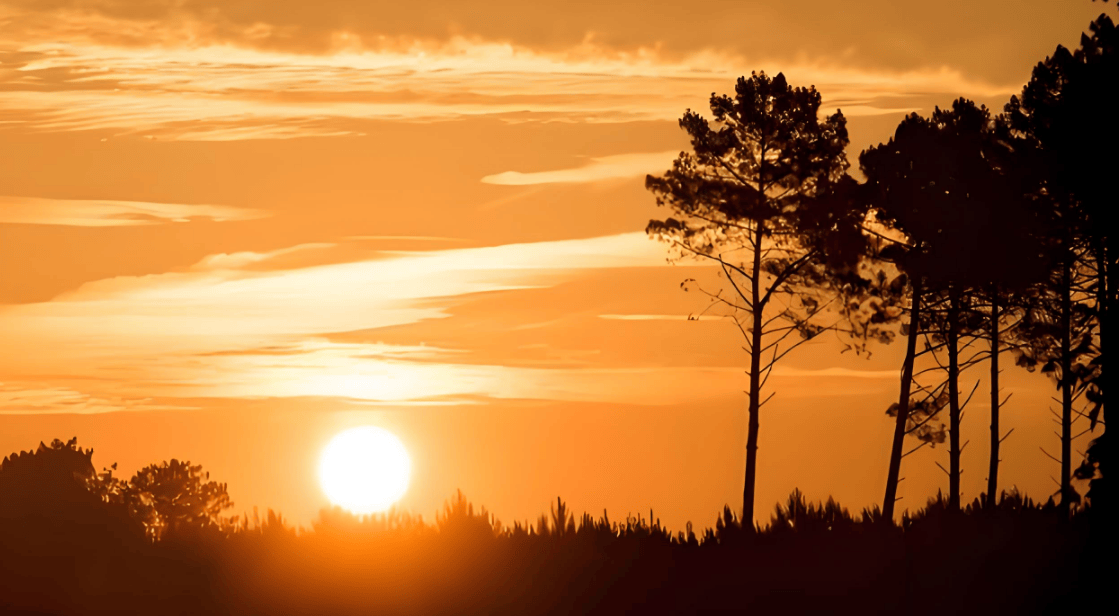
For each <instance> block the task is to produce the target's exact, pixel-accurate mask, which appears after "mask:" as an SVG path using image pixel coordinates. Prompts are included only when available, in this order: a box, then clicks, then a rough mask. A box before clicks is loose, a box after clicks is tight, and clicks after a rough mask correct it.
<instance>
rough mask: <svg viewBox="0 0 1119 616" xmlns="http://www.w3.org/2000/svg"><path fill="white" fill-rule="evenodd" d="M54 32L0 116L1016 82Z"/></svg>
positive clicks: (154, 128)
mask: <svg viewBox="0 0 1119 616" xmlns="http://www.w3.org/2000/svg"><path fill="white" fill-rule="evenodd" d="M44 40H52V38H51V37H47V36H41V37H38V38H34V39H26V40H21V39H8V40H5V39H4V38H3V37H0V122H3V123H9V124H11V125H12V126H20V127H21V129H23V130H33V131H51V132H56V131H82V130H98V131H109V132H110V136H140V137H148V138H153V139H169V140H192V141H223V140H245V139H287V138H295V137H304V136H335V137H339V136H350V135H362V134H367V131H370V130H371V128H370V121H374V120H390V121H409V122H434V121H444V120H449V119H463V118H476V117H496V118H502V119H504V120H506V121H509V122H514V121H566V122H587V123H617V122H633V121H649V120H660V121H665V120H669V121H671V120H676V119H678V118H679V116H680V115H681V113H682V112H683V111H684V110H685V109H688V108H692V109H703V108H705V107H706V102H707V97H708V95H709V94H710V93H711V92H716V91H718V92H728V91H730V90H732V89H733V87H734V82H735V80H736V79H737V78H738V77H739V76H740V75H741V74H742V73H743V72H744V71H743V70H742V69H741V68H740V67H742V66H749V67H751V68H752V69H756V70H766V71H769V72H771V73H775V72H777V71H782V72H784V73H785V75H786V76H787V77H788V78H789V80H790V82H791V83H794V84H798V85H806V84H815V85H816V86H817V87H818V88H819V89H820V91H821V92H822V94H823V96H824V97H825V98H824V106H825V109H834V108H835V106H840V107H841V108H843V109H844V112H845V113H847V114H848V115H852V116H855V115H859V116H875V115H883V114H896V113H899V112H900V111H904V110H910V109H913V108H914V107H911V106H908V105H899V104H898V103H899V100H901V99H899V98H898V97H907V98H910V99H911V98H913V97H918V98H920V99H921V100H922V101H927V100H940V99H943V98H949V99H950V98H952V97H955V96H958V95H965V96H969V97H972V98H978V99H983V98H989V97H994V96H998V97H1003V96H1008V95H1009V94H1010V93H1012V92H1014V91H1016V90H1017V89H1018V88H1020V85H1018V84H1017V82H1016V81H1015V82H1011V84H1010V85H1004V84H1002V83H998V82H989V81H987V80H984V79H979V78H976V77H974V76H970V75H966V74H965V73H963V72H961V71H960V70H959V69H956V68H952V67H948V66H937V67H922V68H914V69H907V70H904V71H901V70H896V69H885V68H865V67H858V66H854V65H851V64H847V63H841V62H839V61H838V60H837V59H836V58H835V57H834V56H822V57H818V58H808V57H800V58H797V59H795V60H779V59H774V58H773V57H772V56H770V55H760V56H757V57H753V58H750V59H746V58H743V57H741V56H740V55H737V54H735V53H732V52H728V51H725V50H722V51H721V50H717V49H716V50H712V49H706V50H700V51H695V52H690V53H689V54H686V55H671V54H664V53H660V52H657V51H649V52H648V53H645V52H643V53H639V54H623V55H618V54H613V53H610V52H609V51H608V50H606V49H602V48H600V47H598V46H597V44H596V43H593V42H591V43H586V44H585V49H582V50H581V51H580V52H579V53H559V52H548V51H542V50H533V49H526V48H523V47H518V46H516V45H514V44H511V43H509V42H493V41H485V40H477V39H467V38H462V37H459V38H452V39H449V40H448V41H447V42H446V43H445V44H442V45H440V46H439V47H438V48H436V49H433V50H430V51H425V50H424V48H423V46H422V45H419V44H418V43H417V45H416V46H413V47H406V48H402V49H393V48H389V49H375V50H368V49H364V50H356V51H355V50H345V51H340V52H338V53H333V54H326V55H307V54H299V53H293V52H290V51H282V50H275V49H253V48H240V47H235V46H230V45H228V44H213V45H209V46H206V45H202V44H193V45H190V46H181V47H136V46H123V45H118V46H110V45H106V44H104V43H96V44H95V43H89V42H87V43H81V42H74V39H73V38H72V37H71V38H65V37H64V38H61V39H55V40H65V41H67V42H65V43H43V42H42V41H44ZM905 102H907V103H908V102H910V101H909V100H906V101H905ZM922 104H923V103H922ZM922 104H918V105H916V106H921V105H922ZM613 162H615V163H620V161H613ZM631 162H635V161H631ZM506 179H508V180H513V181H515V180H516V176H507V178H506Z"/></svg>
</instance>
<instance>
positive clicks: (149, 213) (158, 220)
mask: <svg viewBox="0 0 1119 616" xmlns="http://www.w3.org/2000/svg"><path fill="white" fill-rule="evenodd" d="M267 216H270V213H269V212H266V211H264V210H256V209H250V208H241V207H232V206H228V205H186V204H182V203H147V202H142V201H109V200H96V199H41V198H37V197H4V196H0V224H2V223H8V224H24V225H62V226H68V227H136V226H143V225H158V224H167V223H173V222H189V221H191V220H200V219H206V220H213V221H215V222H228V221H236V220H255V219H258V218H265V217H267Z"/></svg>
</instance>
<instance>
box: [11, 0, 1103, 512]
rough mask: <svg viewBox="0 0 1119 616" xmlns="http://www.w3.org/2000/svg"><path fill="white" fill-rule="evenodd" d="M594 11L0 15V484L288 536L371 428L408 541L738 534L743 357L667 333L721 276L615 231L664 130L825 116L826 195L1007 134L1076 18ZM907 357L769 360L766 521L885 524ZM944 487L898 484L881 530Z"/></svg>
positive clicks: (653, 7) (1014, 455)
mask: <svg viewBox="0 0 1119 616" xmlns="http://www.w3.org/2000/svg"><path fill="white" fill-rule="evenodd" d="M606 4H607V5H605V6H604V3H602V2H565V3H562V4H555V5H554V7H555V8H543V7H541V6H538V5H536V4H534V3H525V2H506V1H492V2H488V3H473V4H472V5H470V6H467V5H466V4H465V3H460V2H439V1H431V0H418V1H413V2H408V3H398V4H395V5H392V6H391V7H390V6H388V5H385V4H384V3H366V2H344V1H342V0H318V1H316V2H292V1H289V0H229V1H220V0H202V1H192V0H176V1H171V0H148V1H143V2H141V1H131V2H130V1H125V0H98V1H93V0H88V1H86V0H49V1H42V0H34V1H33V0H14V1H13V0H0V345H2V347H0V348H2V349H3V353H0V451H2V452H5V453H6V452H10V451H13V450H17V449H27V448H30V447H33V446H34V445H36V444H37V443H38V441H39V440H46V441H49V440H50V439H51V438H55V437H58V438H68V437H70V436H74V435H77V436H78V437H79V443H82V444H84V445H86V446H92V447H93V448H94V449H95V451H96V454H95V457H94V462H95V463H96V464H98V465H108V464H110V463H112V462H118V463H119V464H120V467H121V470H122V471H123V473H124V474H125V475H128V474H130V473H131V472H132V471H134V470H135V469H136V468H138V467H140V466H142V465H145V464H147V463H151V462H155V461H159V460H162V459H167V458H171V457H178V458H188V459H190V460H191V461H194V462H200V463H202V464H203V465H204V466H205V467H206V468H207V469H208V470H210V471H211V473H212V476H213V477H214V478H216V479H219V480H221V481H226V482H228V483H229V489H230V492H231V494H232V496H233V499H234V501H235V503H236V508H235V510H234V511H235V512H243V511H246V510H251V508H252V506H254V505H258V506H261V507H262V508H263V507H269V506H271V507H274V508H277V509H279V510H281V511H282V512H284V513H285V514H286V515H288V516H289V517H290V518H292V519H294V520H295V521H297V522H300V523H307V522H309V521H310V520H311V519H312V517H313V516H314V515H315V513H316V512H317V511H318V509H319V508H320V507H322V506H324V505H325V504H326V500H325V497H324V496H323V495H322V493H321V491H320V490H319V488H318V486H317V484H316V480H315V461H316V459H317V456H318V454H319V451H320V449H321V447H322V446H323V445H324V444H325V443H326V441H327V440H329V438H330V437H331V436H332V435H333V434H334V433H336V432H337V431H338V430H340V429H342V428H345V427H349V426H352V425H358V424H362V423H370V424H375V425H379V426H382V427H385V428H387V429H390V430H392V431H393V432H395V433H396V434H398V435H399V436H400V437H401V439H402V440H403V441H404V443H405V444H406V446H407V447H408V448H409V450H410V451H411V453H412V456H413V465H414V471H413V484H412V487H411V489H410V490H409V492H408V494H407V495H406V496H405V497H404V499H403V501H402V502H401V505H402V506H404V507H406V508H409V509H412V510H414V511H416V512H418V513H421V514H424V515H432V514H433V513H434V511H435V510H436V508H437V507H438V506H439V505H440V504H441V503H442V501H443V500H444V499H445V498H447V497H448V496H450V495H451V494H452V493H453V491H454V490H455V489H456V488H461V489H462V490H463V491H464V492H465V493H466V494H467V496H468V497H469V498H471V499H472V500H473V501H475V502H478V503H480V504H483V505H485V506H487V507H488V508H489V509H490V510H492V511H494V512H495V513H497V515H498V517H499V518H501V519H503V520H505V521H509V522H511V521H513V520H524V519H534V518H535V516H536V515H537V514H539V513H541V512H543V511H545V510H546V509H547V507H548V504H549V502H550V500H551V499H554V497H555V496H556V495H562V496H564V497H565V498H566V499H568V500H569V502H570V504H571V505H572V506H573V507H574V508H575V509H576V510H589V511H592V512H594V511H599V510H601V509H603V508H608V509H609V510H610V512H611V514H612V515H614V516H615V517H622V516H624V515H625V514H626V513H627V512H634V513H636V512H638V511H642V512H647V511H648V509H649V508H650V507H652V508H653V509H654V510H655V511H656V513H657V515H658V516H659V517H660V518H661V519H662V521H663V522H665V523H667V524H669V525H670V526H671V527H673V528H682V527H683V525H684V523H685V522H686V521H687V520H693V521H694V522H696V523H697V524H699V525H709V524H711V523H713V522H714V516H715V514H716V512H717V511H718V510H720V509H721V507H722V505H723V504H724V503H730V504H732V505H733V506H737V505H738V503H739V502H740V499H741V496H740V495H741V484H742V469H743V466H744V464H745V461H744V444H745V395H744V394H743V393H742V390H743V389H745V387H746V379H745V377H744V375H743V374H742V367H743V366H744V363H745V354H744V353H743V352H742V351H741V349H740V342H739V340H738V339H737V338H736V336H737V335H738V334H737V333H736V331H735V330H734V328H733V326H732V325H731V324H729V323H727V322H725V321H720V320H717V319H715V320H705V321H699V322H688V321H685V316H686V315H687V314H688V313H689V312H693V311H697V310H699V309H701V308H702V307H703V304H702V302H701V300H700V298H699V297H696V296H695V295H692V294H686V293H682V292H680V290H679V286H678V285H679V282H680V281H681V280H683V279H684V278H688V277H699V278H701V279H702V278H705V277H707V278H711V277H712V276H713V272H712V271H710V269H709V268H702V267H688V266H668V265H666V264H665V259H664V257H665V251H664V247H663V246H661V245H658V244H656V243H654V242H652V241H650V240H648V239H646V238H645V236H644V234H643V232H642V229H643V228H644V225H645V223H646V222H647V221H648V219H649V218H651V217H656V216H660V215H663V214H662V213H661V212H658V211H657V209H656V208H655V207H654V204H653V198H652V196H651V195H650V194H648V193H647V192H646V191H645V190H644V188H643V176H644V174H646V173H650V172H653V173H655V172H659V171H663V170H664V169H666V168H668V166H669V164H670V163H671V160H672V159H673V157H674V155H675V153H676V152H678V151H679V150H680V149H681V148H683V147H686V141H685V139H684V137H683V135H682V133H681V131H680V130H679V129H678V128H677V126H676V119H677V118H678V117H679V116H680V115H681V114H682V113H683V111H684V110H685V109H686V108H689V107H690V108H693V109H703V108H704V107H705V104H706V100H707V97H708V96H709V95H710V93H711V92H713V91H719V92H726V91H729V90H730V89H731V88H732V87H733V83H734V80H735V78H737V77H738V76H739V75H743V74H749V73H750V71H751V70H766V71H768V72H771V73H776V72H778V71H783V72H784V73H785V74H786V76H787V77H788V78H789V80H790V81H791V82H792V83H794V84H798V85H808V84H815V85H816V86H817V88H819V89H820V90H821V91H822V93H823V95H824V98H825V107H826V108H827V109H829V110H831V109H834V108H836V107H839V108H841V109H842V110H843V112H844V114H845V115H846V116H847V117H848V118H849V127H850V132H851V147H850V150H849V153H850V155H851V157H852V158H855V157H856V156H857V155H858V152H859V151H860V150H861V149H863V148H864V147H866V146H868V145H871V144H873V143H877V142H879V141H882V140H885V139H886V138H887V137H888V136H889V135H890V134H891V133H892V130H893V127H894V126H895V125H896V124H897V122H898V121H899V120H900V119H901V117H902V116H903V115H904V114H905V113H906V112H910V111H920V112H923V113H928V112H930V111H931V110H932V108H933V106H934V105H945V104H948V103H950V102H951V100H952V99H953V98H955V97H956V96H959V95H963V96H968V97H971V98H973V99H976V100H978V101H980V102H984V103H986V104H988V105H990V106H994V107H996V108H1001V105H1002V103H1003V102H1004V101H1005V100H1006V99H1007V98H1008V97H1009V95H1010V94H1012V93H1015V92H1017V91H1018V90H1019V89H1020V88H1021V85H1022V84H1023V83H1024V82H1025V81H1026V80H1027V79H1028V77H1029V73H1030V70H1031V68H1032V66H1033V65H1034V64H1035V63H1036V62H1037V61H1038V60H1040V59H1042V58H1043V57H1044V56H1045V55H1046V54H1047V53H1049V52H1051V51H1052V49H1053V48H1054V47H1055V46H1056V44H1058V43H1064V44H1066V45H1075V44H1076V43H1077V41H1078V37H1079V33H1080V32H1081V31H1082V30H1084V29H1085V28H1086V27H1087V24H1088V23H1089V21H1090V20H1091V19H1092V18H1093V17H1094V16H1095V15H1097V14H1098V13H1099V12H1100V11H1101V10H1104V8H1105V7H1102V6H1101V5H1099V4H1093V3H1091V2H1087V1H1086V0H1085V1H1083V2H1061V3H1054V2H1051V1H1047V0H1024V1H1021V2H1017V3H1014V4H1013V5H1008V4H1007V3H1006V2H988V1H983V2H974V1H962V0H959V1H957V0H943V1H941V2H938V3H935V5H934V4H927V3H896V2H891V1H885V0H883V1H878V0H874V1H866V2H861V3H858V4H857V6H855V5H854V3H836V2H824V1H822V0H808V1H804V2H796V3H777V2H773V3H767V2H713V3H706V4H703V5H702V7H703V10H700V9H699V8H698V7H699V5H696V4H694V3H680V2H672V3H670V2H614V3H606ZM1058 5H1059V6H1058ZM393 7H395V8H393ZM900 347H901V345H899V344H895V345H893V346H892V347H884V348H877V349H875V353H874V355H873V357H872V358H871V359H870V360H867V359H864V358H858V357H851V356H848V355H842V356H841V355H839V354H838V352H837V346H836V345H835V344H834V343H831V342H829V341H827V340H820V341H819V342H815V343H813V344H811V345H808V346H805V347H802V348H801V349H800V350H799V351H798V352H795V353H794V354H792V355H790V356H788V357H787V358H786V361H785V363H784V364H783V367H782V368H780V369H779V371H778V373H777V374H776V375H775V376H774V378H773V379H772V380H771V381H770V382H771V383H772V384H774V387H775V390H776V391H777V397H776V398H775V400H774V402H773V403H772V404H771V405H770V406H768V407H766V409H765V414H764V415H763V417H762V422H761V423H762V431H761V447H760V455H759V460H760V462H759V484H758V502H759V511H761V512H762V515H768V509H769V507H770V506H771V505H772V503H774V502H775V501H777V500H778V499H781V498H783V497H784V496H785V495H787V494H788V492H789V491H791V490H792V489H793V488H794V487H798V486H799V487H800V488H801V489H803V490H804V491H806V493H807V494H808V496H809V497H811V498H823V497H826V496H827V495H828V494H831V495H834V496H836V497H837V498H839V499H840V501H841V502H843V503H844V504H846V505H848V506H849V507H852V508H855V509H859V508H861V507H863V506H865V505H869V504H871V503H873V502H877V501H878V500H879V498H880V494H879V493H880V491H881V488H882V485H883V482H884V477H885V471H886V463H887V461H888V460H887V455H888V446H889V442H888V441H889V438H890V434H891V430H892V425H891V423H890V421H889V420H888V419H887V418H886V416H885V414H884V410H885V408H886V407H887V406H888V405H889V403H890V402H891V401H892V400H893V399H894V397H895V396H896V388H897V367H898V365H899V363H900V354H901V352H902V349H901V348H900ZM981 370H982V369H980V370H977V371H976V373H975V374H970V375H967V378H966V379H965V380H966V381H967V382H968V383H969V384H970V383H971V382H973V381H974V380H975V379H978V378H979V377H980V376H981V375H980V374H979V372H980V371H981ZM1007 389H1008V390H1009V391H1013V392H1014V398H1013V399H1012V401H1011V403H1010V404H1009V406H1008V408H1007V411H1006V413H1005V415H1004V420H1003V423H1004V425H1006V426H1007V427H1008V428H1009V427H1013V428H1015V434H1014V435H1013V436H1011V437H1010V439H1009V440H1007V442H1006V443H1005V444H1004V454H1003V459H1004V460H1005V464H1004V472H1003V475H1002V483H1003V484H1004V485H1006V486H1008V487H1009V486H1012V485H1017V486H1019V487H1020V488H1022V489H1025V490H1027V491H1028V492H1029V493H1030V494H1031V495H1034V496H1037V497H1045V496H1047V495H1048V494H1049V493H1051V492H1052V491H1053V489H1054V485H1053V483H1052V480H1051V479H1050V475H1052V474H1054V473H1055V471H1056V465H1055V464H1053V463H1052V462H1051V461H1049V460H1048V458H1046V457H1045V455H1044V454H1043V453H1042V452H1041V451H1040V450H1039V445H1041V446H1045V447H1047V449H1049V450H1050V451H1053V450H1054V449H1056V448H1057V442H1056V438H1055V437H1053V436H1052V435H1051V434H1050V432H1051V427H1050V421H1051V417H1050V415H1049V413H1048V411H1047V408H1048V406H1051V403H1050V402H1049V400H1048V397H1049V396H1050V394H1051V390H1052V386H1051V385H1050V384H1049V383H1048V382H1047V381H1045V380H1044V379H1043V378H1042V377H1039V376H1034V375H1027V374H1025V373H1017V372H1013V371H1008V378H1007ZM981 397H982V396H980V395H977V398H976V400H975V401H974V402H973V403H972V405H971V407H970V412H969V413H967V414H966V416H965V422H964V430H965V432H966V434H965V440H968V439H969V438H970V440H973V441H975V442H974V443H973V444H972V445H971V446H970V447H968V448H967V449H965V452H964V468H965V469H966V470H967V471H969V472H965V474H964V475H963V481H964V490H965V493H964V496H965V498H967V499H971V498H973V497H975V496H976V495H977V494H978V492H979V490H980V486H981V485H983V482H984V480H985V467H986V454H987V450H986V444H985V443H986V441H985V431H986V418H985V417H984V415H985V413H986V412H987V406H986V405H985V402H984V401H983V400H981V399H980V398H981ZM984 399H985V398H984ZM942 458H944V459H946V453H945V450H944V449H942V448H937V449H935V450H924V451H921V452H919V453H918V454H915V455H913V456H911V457H909V458H907V459H906V465H905V468H904V469H903V475H904V476H905V477H906V481H904V482H903V483H902V486H901V490H900V493H901V494H902V495H903V497H904V498H905V500H904V501H902V506H903V507H904V506H910V507H912V506H916V505H919V504H921V503H923V501H924V499H925V498H926V497H927V496H929V495H932V494H934V493H935V491H936V490H937V489H938V488H940V487H943V484H946V481H945V477H944V476H943V474H942V473H941V471H940V470H939V469H937V468H936V466H935V465H934V461H935V460H941V459H942ZM942 463H943V460H942Z"/></svg>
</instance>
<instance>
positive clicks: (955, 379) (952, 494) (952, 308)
mask: <svg viewBox="0 0 1119 616" xmlns="http://www.w3.org/2000/svg"><path fill="white" fill-rule="evenodd" d="M948 293H949V298H948V340H947V347H948V423H949V426H948V441H949V442H948V490H949V495H948V510H949V511H959V510H960V352H959V337H960V319H959V312H960V303H959V290H958V289H956V288H955V287H954V286H953V287H952V288H951V289H949V292H948Z"/></svg>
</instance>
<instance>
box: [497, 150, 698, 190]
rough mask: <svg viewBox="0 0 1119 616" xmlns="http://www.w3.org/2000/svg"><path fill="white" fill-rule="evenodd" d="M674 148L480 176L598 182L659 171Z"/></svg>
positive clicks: (519, 181) (504, 180) (512, 181)
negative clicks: (548, 167)
mask: <svg viewBox="0 0 1119 616" xmlns="http://www.w3.org/2000/svg"><path fill="white" fill-rule="evenodd" d="M677 154H678V153H677V152H651V153H642V154H616V155H613V156H603V157H601V158H592V159H590V161H589V162H588V163H587V164H585V165H582V166H580V167H574V168H570V169H557V170H554V171H536V172H531V173H522V172H519V171H505V172H502V173H496V174H493V175H487V176H485V177H483V178H482V182H483V183H485V184H498V185H502V186H529V185H533V184H568V183H585V182H599V181H602V180H615V179H620V178H630V177H636V176H642V175H645V174H647V173H658V172H662V171H664V170H665V169H667V168H668V167H670V166H672V161H673V160H674V159H675V158H676V156H677Z"/></svg>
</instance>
